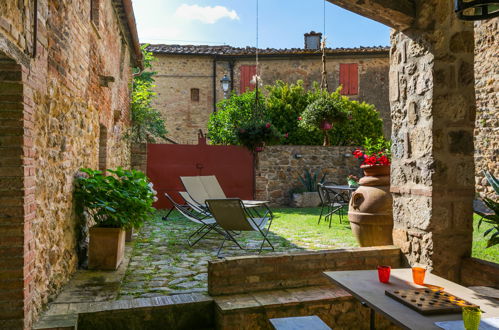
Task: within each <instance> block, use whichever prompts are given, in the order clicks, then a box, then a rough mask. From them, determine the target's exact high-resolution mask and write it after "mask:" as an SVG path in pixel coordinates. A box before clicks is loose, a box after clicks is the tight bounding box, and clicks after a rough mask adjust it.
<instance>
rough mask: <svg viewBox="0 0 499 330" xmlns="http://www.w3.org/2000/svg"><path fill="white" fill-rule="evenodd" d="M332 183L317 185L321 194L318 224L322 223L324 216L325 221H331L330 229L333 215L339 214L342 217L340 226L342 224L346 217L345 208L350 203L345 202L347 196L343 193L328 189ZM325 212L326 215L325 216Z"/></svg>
mask: <svg viewBox="0 0 499 330" xmlns="http://www.w3.org/2000/svg"><path fill="white" fill-rule="evenodd" d="M328 184H330V183H319V184H317V191H318V192H319V197H320V199H321V204H322V206H321V214H320V215H319V221H318V222H317V224H320V223H321V219H322V216H323V215H324V220H325V221H326V222H327V221H328V219H329V228H331V224H332V220H333V215H334V214H338V216H339V217H340V224H341V223H342V220H343V216H344V212H343V210H344V207H345V206H346V205H348V201H347V200H345V196H344V195H343V194H342V192H338V191H335V190H334V189H330V188H327V185H328ZM324 211H326V213H325V214H324Z"/></svg>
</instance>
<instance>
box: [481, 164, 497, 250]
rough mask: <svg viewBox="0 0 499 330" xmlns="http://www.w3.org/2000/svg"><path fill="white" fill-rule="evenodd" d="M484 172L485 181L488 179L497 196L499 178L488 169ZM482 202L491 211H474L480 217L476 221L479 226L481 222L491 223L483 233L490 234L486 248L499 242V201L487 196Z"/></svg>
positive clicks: (485, 235) (484, 234)
mask: <svg viewBox="0 0 499 330" xmlns="http://www.w3.org/2000/svg"><path fill="white" fill-rule="evenodd" d="M484 174H485V177H486V178H487V181H489V183H490V185H491V186H492V188H494V191H495V192H496V194H497V195H498V196H499V180H498V179H497V178H496V177H494V176H493V175H492V174H490V172H488V171H484ZM483 202H484V203H485V205H487V207H488V208H489V209H491V210H492V211H493V213H483V212H481V211H475V213H476V214H478V215H479V216H481V217H482V218H481V219H480V222H478V227H479V228H480V225H481V224H482V223H483V222H486V223H489V224H491V225H492V228H490V229H487V230H486V231H485V233H483V236H484V237H487V236H489V235H490V237H488V241H487V248H489V247H491V246H494V245H497V244H499V202H498V201H494V200H492V199H490V198H487V197H486V198H484V199H483Z"/></svg>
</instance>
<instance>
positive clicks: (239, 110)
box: [208, 80, 383, 146]
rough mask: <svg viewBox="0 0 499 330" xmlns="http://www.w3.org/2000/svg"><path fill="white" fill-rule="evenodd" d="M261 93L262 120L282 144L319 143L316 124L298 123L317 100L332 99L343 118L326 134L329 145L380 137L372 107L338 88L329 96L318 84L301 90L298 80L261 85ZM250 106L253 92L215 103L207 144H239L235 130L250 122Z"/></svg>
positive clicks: (381, 134) (313, 114)
mask: <svg viewBox="0 0 499 330" xmlns="http://www.w3.org/2000/svg"><path fill="white" fill-rule="evenodd" d="M265 91H266V94H267V95H266V96H263V95H260V100H261V102H260V103H261V104H262V109H261V112H262V120H265V121H266V122H269V123H271V124H272V126H273V127H274V128H276V129H277V130H278V131H279V132H280V133H281V134H282V135H283V136H285V138H284V139H281V143H282V144H289V145H321V144H322V143H323V137H324V136H323V132H322V131H321V130H320V129H319V128H318V127H317V125H306V124H305V123H301V122H302V121H303V120H301V119H303V118H302V116H304V117H305V116H306V115H305V112H306V109H307V107H309V106H310V105H311V104H313V103H314V102H319V101H318V100H319V99H322V100H323V99H327V100H332V101H331V102H332V103H334V105H335V109H334V110H335V112H337V113H339V114H340V115H339V116H340V117H341V119H343V120H340V121H339V122H337V123H335V124H334V125H333V129H331V130H329V131H327V135H328V139H329V141H330V142H331V145H340V146H342V145H361V144H362V143H363V142H364V139H365V138H371V139H377V138H379V137H382V136H383V131H382V127H383V122H382V120H381V118H380V116H379V113H378V112H377V111H376V108H375V107H374V106H373V105H371V104H367V103H364V102H362V103H360V102H357V101H353V100H350V99H349V98H348V97H346V96H343V95H341V93H340V91H341V90H340V89H338V90H336V91H334V92H333V93H329V92H327V91H323V90H321V89H320V88H319V87H318V84H314V86H313V88H311V89H310V90H305V88H304V87H303V82H302V81H297V82H296V83H295V84H287V83H284V82H282V81H279V80H278V81H276V83H275V84H274V85H270V86H265ZM333 101H334V102H333ZM331 102H326V103H328V104H329V103H331ZM254 105H255V92H246V93H244V94H241V95H236V94H233V95H232V96H231V97H230V98H229V99H227V100H223V101H221V102H219V103H218V105H217V109H218V110H217V112H216V113H214V114H212V115H211V117H210V120H209V122H208V136H209V138H210V139H211V142H212V143H213V144H225V145H230V144H233V145H237V144H240V142H239V141H238V138H237V134H236V129H237V128H239V127H242V126H243V124H244V123H247V122H249V121H251V120H252V114H253V109H254ZM336 110H337V111H336ZM316 115H318V116H322V115H321V114H318V113H313V112H310V113H309V117H310V118H312V117H314V116H315V117H317V116H316ZM315 117H314V118H315ZM321 118H322V117H321ZM345 118H346V119H345ZM316 119H317V118H316ZM319 122H320V121H319Z"/></svg>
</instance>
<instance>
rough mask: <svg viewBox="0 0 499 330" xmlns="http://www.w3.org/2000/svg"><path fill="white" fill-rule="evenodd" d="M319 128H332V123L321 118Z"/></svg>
mask: <svg viewBox="0 0 499 330" xmlns="http://www.w3.org/2000/svg"><path fill="white" fill-rule="evenodd" d="M319 128H320V129H321V130H323V131H329V130H331V129H333V124H331V123H330V122H328V121H327V120H323V121H322V122H321V124H320V125H319Z"/></svg>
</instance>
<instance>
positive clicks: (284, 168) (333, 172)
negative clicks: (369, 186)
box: [255, 146, 361, 205]
mask: <svg viewBox="0 0 499 330" xmlns="http://www.w3.org/2000/svg"><path fill="white" fill-rule="evenodd" d="M354 149H355V147H322V146H270V147H265V149H264V151H263V152H260V153H258V162H257V164H258V165H257V168H256V170H255V176H256V199H258V200H268V201H270V202H271V203H272V204H275V205H288V204H289V203H290V201H291V199H290V197H291V195H290V190H291V189H292V188H295V187H300V186H301V185H302V184H301V183H300V179H299V176H300V175H303V173H304V171H305V170H309V171H311V173H316V172H317V171H320V173H321V174H320V175H319V179H320V177H321V176H322V173H326V178H325V180H326V182H334V183H337V184H346V183H347V182H346V177H347V176H348V175H349V174H354V175H357V176H359V175H360V174H361V171H360V167H359V166H360V163H359V160H357V159H355V158H354V157H352V151H353V150H354Z"/></svg>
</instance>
